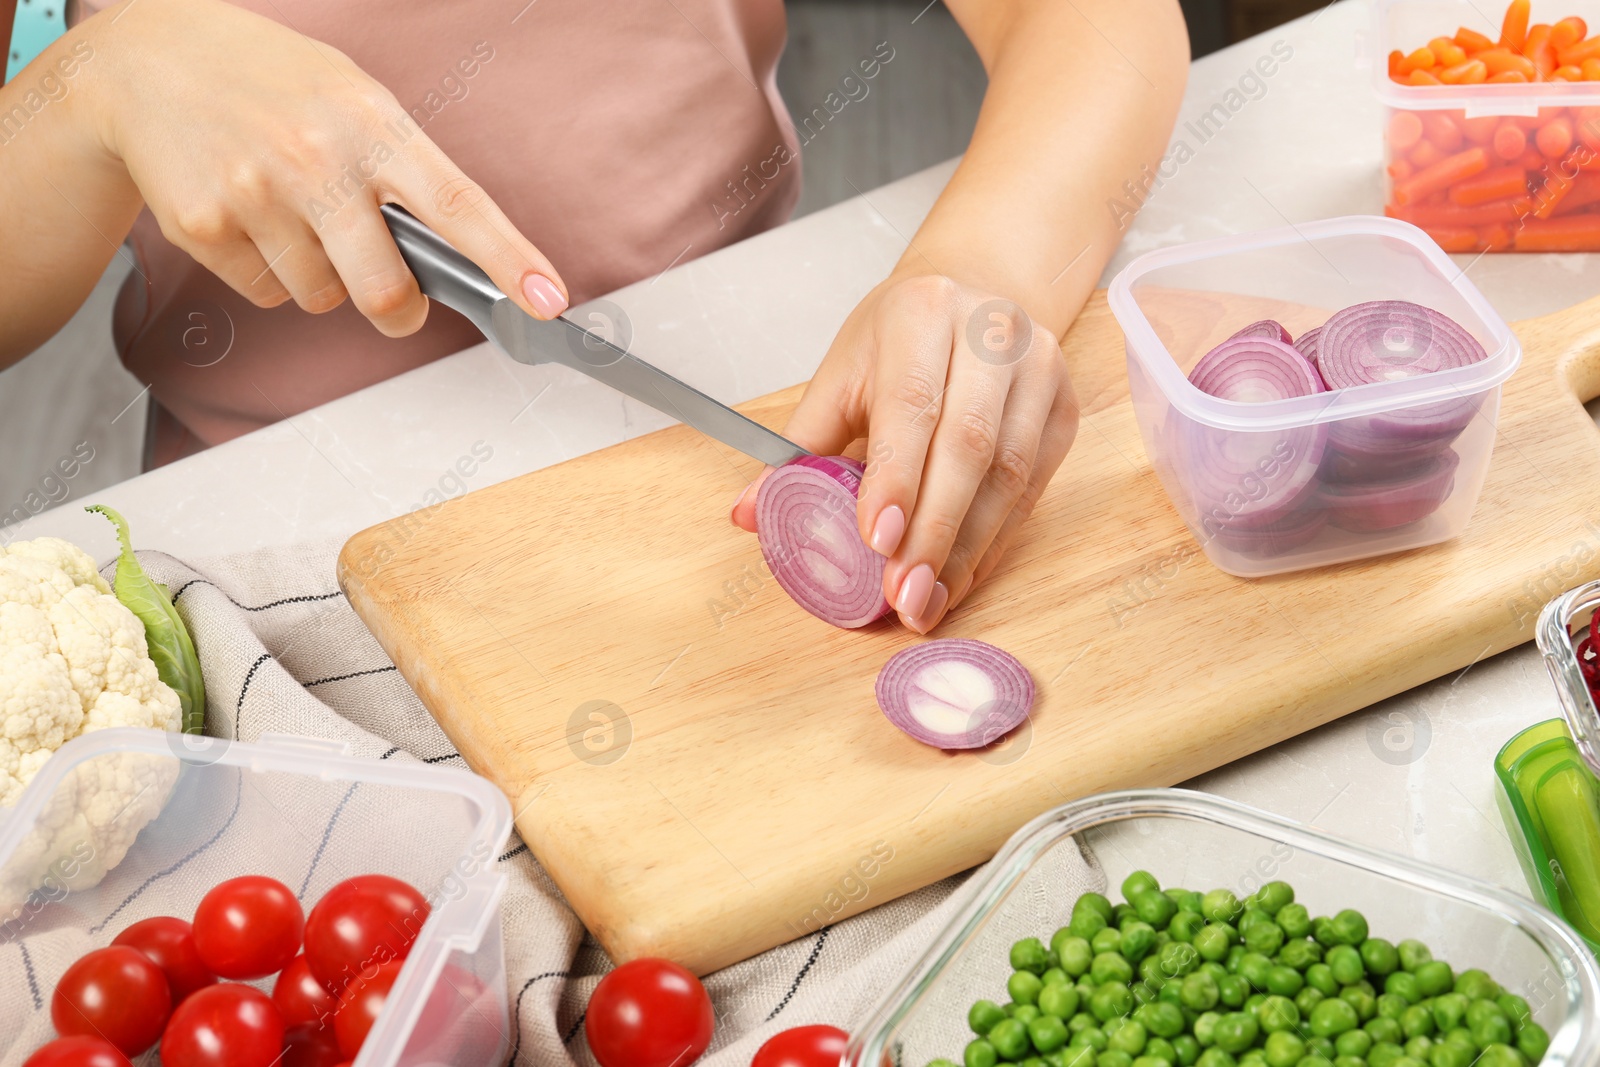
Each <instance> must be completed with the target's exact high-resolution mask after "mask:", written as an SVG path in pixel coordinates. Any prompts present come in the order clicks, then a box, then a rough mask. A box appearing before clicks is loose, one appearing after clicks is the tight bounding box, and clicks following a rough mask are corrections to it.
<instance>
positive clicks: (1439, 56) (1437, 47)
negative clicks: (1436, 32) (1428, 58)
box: [1428, 37, 1467, 67]
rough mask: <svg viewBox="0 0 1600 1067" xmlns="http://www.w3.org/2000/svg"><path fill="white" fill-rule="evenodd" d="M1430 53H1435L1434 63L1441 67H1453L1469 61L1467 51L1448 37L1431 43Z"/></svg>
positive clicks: (1435, 39)
mask: <svg viewBox="0 0 1600 1067" xmlns="http://www.w3.org/2000/svg"><path fill="white" fill-rule="evenodd" d="M1428 51H1430V52H1432V53H1433V61H1434V62H1435V63H1436V64H1438V65H1439V66H1441V67H1453V66H1455V65H1456V64H1457V63H1465V62H1466V61H1467V50H1466V49H1465V48H1462V47H1461V46H1460V45H1458V44H1456V43H1455V42H1454V41H1452V40H1451V39H1450V38H1448V37H1435V38H1434V39H1433V40H1431V41H1429V42H1428Z"/></svg>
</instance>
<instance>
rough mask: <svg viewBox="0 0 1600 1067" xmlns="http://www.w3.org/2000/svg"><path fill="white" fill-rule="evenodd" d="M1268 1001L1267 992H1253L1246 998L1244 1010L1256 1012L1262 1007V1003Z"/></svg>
mask: <svg viewBox="0 0 1600 1067" xmlns="http://www.w3.org/2000/svg"><path fill="white" fill-rule="evenodd" d="M1266 1002H1267V994H1265V993H1251V994H1250V995H1249V996H1248V997H1245V998H1244V1010H1245V1011H1248V1012H1255V1011H1256V1010H1257V1009H1259V1008H1260V1007H1261V1005H1263V1004H1265V1003H1266Z"/></svg>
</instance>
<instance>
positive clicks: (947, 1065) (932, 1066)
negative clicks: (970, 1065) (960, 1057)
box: [928, 1056, 956, 1067]
mask: <svg viewBox="0 0 1600 1067" xmlns="http://www.w3.org/2000/svg"><path fill="white" fill-rule="evenodd" d="M928 1067H956V1065H955V1064H954V1063H952V1062H951V1061H950V1060H947V1059H945V1058H944V1057H942V1056H941V1057H939V1058H938V1059H936V1060H929V1061H928Z"/></svg>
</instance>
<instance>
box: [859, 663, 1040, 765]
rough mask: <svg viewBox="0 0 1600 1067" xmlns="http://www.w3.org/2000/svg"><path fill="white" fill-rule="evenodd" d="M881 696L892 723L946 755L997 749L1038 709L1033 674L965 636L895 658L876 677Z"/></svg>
mask: <svg viewBox="0 0 1600 1067" xmlns="http://www.w3.org/2000/svg"><path fill="white" fill-rule="evenodd" d="M876 692H877V697H878V707H880V708H882V709H883V714H884V715H885V716H886V717H887V718H888V719H889V721H890V722H892V723H894V724H895V725H896V726H897V727H899V728H900V729H901V730H904V731H905V732H906V733H908V734H910V735H911V736H912V737H914V738H916V739H917V740H918V741H921V742H922V743H923V744H925V745H932V746H934V747H935V748H944V749H957V748H983V747H984V746H985V745H990V744H993V743H994V742H996V741H998V740H1000V738H1002V737H1004V736H1005V735H1006V734H1008V733H1010V732H1011V731H1012V730H1014V729H1015V728H1016V727H1017V726H1019V725H1021V723H1022V721H1023V720H1024V719H1026V718H1027V717H1028V711H1029V709H1031V708H1032V707H1033V679H1032V678H1031V677H1029V675H1028V669H1027V668H1026V667H1024V666H1023V665H1022V664H1021V663H1019V662H1017V659H1016V657H1015V656H1013V655H1011V654H1010V653H1008V652H1004V651H1001V650H1000V649H998V648H995V647H994V646H993V645H988V644H984V643H983V642H982V641H973V640H970V639H968V638H964V637H953V638H945V639H943V640H938V641H924V642H922V643H921V644H916V645H912V646H911V647H910V648H907V649H902V650H901V651H899V652H897V653H895V654H894V655H893V656H892V657H890V659H889V662H888V663H885V664H884V665H883V670H882V671H880V672H879V673H878V684H877V688H876Z"/></svg>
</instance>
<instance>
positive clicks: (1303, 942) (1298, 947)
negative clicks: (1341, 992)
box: [1278, 938, 1331, 996]
mask: <svg viewBox="0 0 1600 1067" xmlns="http://www.w3.org/2000/svg"><path fill="white" fill-rule="evenodd" d="M1278 962H1279V963H1281V964H1283V965H1284V966H1285V967H1293V968H1294V969H1295V970H1297V971H1304V970H1309V969H1310V968H1312V967H1315V966H1316V965H1317V964H1319V963H1321V962H1322V946H1321V945H1319V944H1317V943H1316V942H1315V941H1312V940H1310V939H1309V938H1300V939H1298V940H1296V941H1290V942H1287V943H1286V944H1285V945H1284V946H1283V947H1282V948H1281V949H1279V950H1278ZM1330 996H1331V994H1330Z"/></svg>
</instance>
